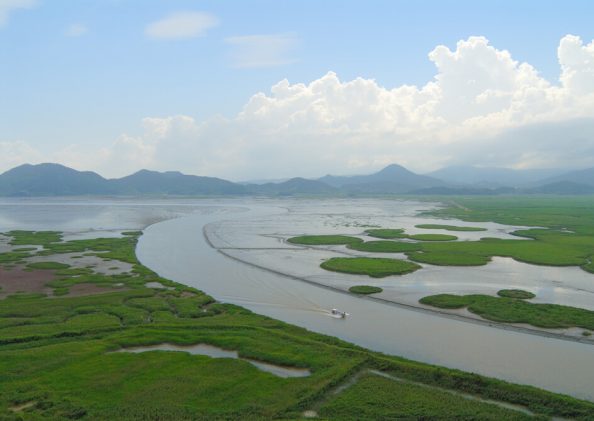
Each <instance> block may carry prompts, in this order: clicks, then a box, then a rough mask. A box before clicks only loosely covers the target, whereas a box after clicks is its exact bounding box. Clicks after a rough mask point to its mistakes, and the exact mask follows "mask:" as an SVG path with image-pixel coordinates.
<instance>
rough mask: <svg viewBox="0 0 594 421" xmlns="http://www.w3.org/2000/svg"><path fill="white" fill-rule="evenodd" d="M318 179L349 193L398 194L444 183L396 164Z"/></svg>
mask: <svg viewBox="0 0 594 421" xmlns="http://www.w3.org/2000/svg"><path fill="white" fill-rule="evenodd" d="M318 181H321V182H323V183H326V184H328V185H330V186H333V187H337V188H340V189H341V190H343V191H344V192H346V193H349V194H398V193H407V192H409V191H412V190H418V189H422V188H429V187H439V186H445V185H446V183H445V182H443V181H442V180H438V179H436V178H433V177H428V176H426V175H419V174H415V173H413V172H412V171H409V170H407V169H406V168H404V167H403V166H400V165H397V164H392V165H388V166H387V167H385V168H384V169H382V170H381V171H378V172H376V173H374V174H370V175H353V176H333V175H326V176H324V177H322V178H319V179H318Z"/></svg>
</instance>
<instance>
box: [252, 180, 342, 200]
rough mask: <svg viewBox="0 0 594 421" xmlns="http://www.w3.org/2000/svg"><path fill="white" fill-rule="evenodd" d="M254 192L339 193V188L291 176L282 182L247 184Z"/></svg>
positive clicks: (266, 193) (291, 193)
mask: <svg viewBox="0 0 594 421" xmlns="http://www.w3.org/2000/svg"><path fill="white" fill-rule="evenodd" d="M246 187H247V188H248V191H249V192H251V193H254V194H265V195H275V196H277V195H281V196H282V195H293V194H304V195H309V194H314V195H315V194H337V193H339V189H337V188H335V187H332V186H329V185H328V184H326V183H323V182H321V181H317V180H308V179H305V178H300V177H296V178H291V179H290V180H287V181H284V182H282V183H266V184H259V185H258V184H252V185H249V186H246Z"/></svg>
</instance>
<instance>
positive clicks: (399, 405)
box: [319, 374, 532, 421]
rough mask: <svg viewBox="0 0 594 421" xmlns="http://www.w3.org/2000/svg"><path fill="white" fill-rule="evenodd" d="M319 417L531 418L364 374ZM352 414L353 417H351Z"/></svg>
mask: <svg viewBox="0 0 594 421" xmlns="http://www.w3.org/2000/svg"><path fill="white" fill-rule="evenodd" d="M319 412H320V415H321V416H323V417H328V418H330V419H340V420H396V419H398V420H400V419H411V420H415V419H440V420H445V419H480V420H493V421H499V420H528V419H532V418H531V417H530V416H528V415H525V414H522V413H519V412H517V411H510V410H509V409H504V408H499V407H494V406H493V405H490V404H487V403H482V402H476V401H472V400H468V399H464V398H461V397H460V396H458V395H455V394H452V393H450V392H448V391H444V390H439V389H435V388H428V387H426V386H420V385H416V384H411V383H407V382H402V381H396V380H392V379H390V378H385V377H380V376H378V375H374V374H365V375H364V376H362V377H361V378H360V379H359V380H358V381H357V383H355V384H354V385H353V386H351V387H349V388H347V389H346V390H345V391H344V392H343V393H341V394H339V395H337V396H334V397H332V398H330V399H329V400H328V402H325V403H324V404H323V405H322V407H321V408H320V411H319ZM353 412H355V413H353Z"/></svg>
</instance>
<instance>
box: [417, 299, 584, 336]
mask: <svg viewBox="0 0 594 421" xmlns="http://www.w3.org/2000/svg"><path fill="white" fill-rule="evenodd" d="M419 302H420V303H421V304H426V305H430V306H433V307H439V308H447V309H455V308H464V307H467V308H468V311H470V312H472V313H474V314H478V315H479V316H481V317H483V318H485V319H488V320H493V321H496V322H503V323H527V324H530V325H532V326H536V327H543V328H551V329H552V328H569V327H580V328H582V329H589V330H594V311H590V310H585V309H581V308H576V307H569V306H563V305H559V304H533V303H530V302H527V301H523V300H518V299H516V298H507V297H492V296H490V295H480V294H476V295H474V294H473V295H453V294H438V295H430V296H428V297H423V298H421V299H420V300H419Z"/></svg>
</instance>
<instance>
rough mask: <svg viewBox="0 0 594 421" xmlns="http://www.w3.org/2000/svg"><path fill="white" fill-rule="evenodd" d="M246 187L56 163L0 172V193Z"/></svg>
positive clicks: (224, 191) (213, 191)
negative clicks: (112, 174)
mask: <svg viewBox="0 0 594 421" xmlns="http://www.w3.org/2000/svg"><path fill="white" fill-rule="evenodd" d="M244 193H246V188H245V187H244V186H240V185H238V184H235V183H232V182H230V181H226V180H222V179H220V178H213V177H199V176H195V175H185V174H182V173H180V172H164V173H160V172H156V171H148V170H141V171H138V172H137V173H135V174H132V175H129V176H127V177H123V178H118V179H111V180H107V179H105V178H103V177H101V176H100V175H99V174H96V173H94V172H89V171H76V170H73V169H72V168H68V167H65V166H63V165H59V164H39V165H30V164H25V165H21V166H19V167H16V168H13V169H11V170H9V171H6V172H5V173H4V174H2V175H0V196H79V195H146V194H151V195H155V194H157V195H229V194H244Z"/></svg>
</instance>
